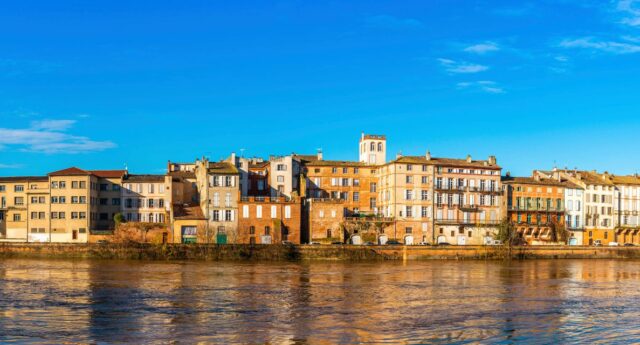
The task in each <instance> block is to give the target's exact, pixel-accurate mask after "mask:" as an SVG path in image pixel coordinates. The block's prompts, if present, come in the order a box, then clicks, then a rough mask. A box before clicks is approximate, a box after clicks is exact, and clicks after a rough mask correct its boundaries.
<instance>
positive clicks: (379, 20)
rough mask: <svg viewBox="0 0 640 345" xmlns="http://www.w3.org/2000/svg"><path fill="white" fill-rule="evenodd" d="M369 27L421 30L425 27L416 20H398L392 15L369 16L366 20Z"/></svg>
mask: <svg viewBox="0 0 640 345" xmlns="http://www.w3.org/2000/svg"><path fill="white" fill-rule="evenodd" d="M364 22H365V25H366V26H368V27H375V28H383V29H394V30H397V29H420V28H422V27H424V25H423V23H422V22H421V21H420V20H418V19H414V18H398V17H394V16H390V15H384V14H383V15H376V16H368V17H366V18H365V20H364Z"/></svg>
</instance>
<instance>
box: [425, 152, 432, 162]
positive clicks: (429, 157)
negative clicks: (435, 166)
mask: <svg viewBox="0 0 640 345" xmlns="http://www.w3.org/2000/svg"><path fill="white" fill-rule="evenodd" d="M424 158H426V159H427V160H428V161H430V160H431V152H429V150H427V154H426V155H425V156H424Z"/></svg>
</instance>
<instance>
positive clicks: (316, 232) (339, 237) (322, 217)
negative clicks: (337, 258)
mask: <svg viewBox="0 0 640 345" xmlns="http://www.w3.org/2000/svg"><path fill="white" fill-rule="evenodd" d="M344 203H345V202H344V200H341V199H313V198H312V199H309V200H308V209H307V210H308V211H307V212H308V224H307V226H306V229H307V233H306V234H303V243H315V242H319V243H332V242H340V243H344V242H345V241H346V240H347V238H345V237H346V236H345V233H344V229H343V223H344V213H345V212H344V208H345V207H344Z"/></svg>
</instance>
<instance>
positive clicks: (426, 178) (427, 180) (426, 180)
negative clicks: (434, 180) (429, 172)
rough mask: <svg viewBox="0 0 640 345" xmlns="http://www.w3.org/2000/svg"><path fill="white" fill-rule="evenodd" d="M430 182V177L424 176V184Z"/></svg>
mask: <svg viewBox="0 0 640 345" xmlns="http://www.w3.org/2000/svg"><path fill="white" fill-rule="evenodd" d="M427 183H429V177H428V176H422V184H427Z"/></svg>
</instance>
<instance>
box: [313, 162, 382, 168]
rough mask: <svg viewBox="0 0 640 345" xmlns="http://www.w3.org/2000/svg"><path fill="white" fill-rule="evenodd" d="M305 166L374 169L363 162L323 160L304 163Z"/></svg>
mask: <svg viewBox="0 0 640 345" xmlns="http://www.w3.org/2000/svg"><path fill="white" fill-rule="evenodd" d="M306 165H307V166H329V167H333V166H349V167H372V168H373V167H375V166H373V165H370V164H366V163H364V162H356V161H325V160H321V161H319V160H316V161H310V162H308V163H306Z"/></svg>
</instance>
